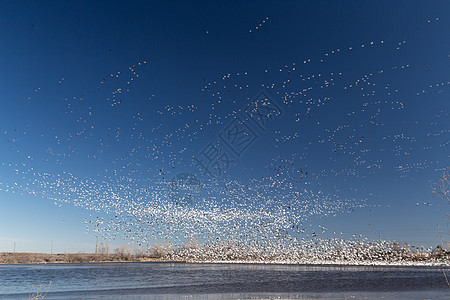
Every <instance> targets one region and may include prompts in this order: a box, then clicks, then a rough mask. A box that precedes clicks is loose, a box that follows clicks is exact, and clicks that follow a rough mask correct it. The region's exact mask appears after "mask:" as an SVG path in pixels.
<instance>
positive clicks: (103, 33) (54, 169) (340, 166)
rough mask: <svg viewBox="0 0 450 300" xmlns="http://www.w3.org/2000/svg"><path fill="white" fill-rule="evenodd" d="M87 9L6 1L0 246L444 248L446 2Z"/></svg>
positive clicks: (0, 18)
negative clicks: (196, 242) (370, 244)
mask: <svg viewBox="0 0 450 300" xmlns="http://www.w3.org/2000/svg"><path fill="white" fill-rule="evenodd" d="M91 2H92V1H72V2H67V1H39V2H36V1H1V2H0V41H1V42H0V189H1V190H0V251H12V250H13V248H14V243H15V244H16V251H42V252H49V251H50V247H51V243H52V241H53V251H54V252H64V251H67V252H77V251H86V252H92V251H93V250H94V248H95V241H96V237H97V236H98V238H99V242H101V241H105V242H106V241H107V242H108V243H111V244H113V245H120V244H123V243H127V242H133V243H136V244H139V243H141V244H143V245H145V244H152V243H153V242H155V241H160V240H167V239H171V240H173V239H174V238H175V236H178V235H179V236H184V235H185V234H186V235H192V234H198V235H202V234H203V235H205V232H207V230H206V228H207V227H208V228H209V229H208V230H210V232H209V233H208V234H215V235H217V236H221V238H223V236H226V235H229V234H231V232H233V234H235V235H236V236H239V234H242V233H245V232H250V231H247V230H248V228H249V227H251V226H257V225H258V224H262V223H261V222H262V220H264V222H266V224H272V225H270V226H269V225H268V226H267V228H266V227H265V229H264V230H263V231H264V232H265V233H267V232H270V233H271V234H274V235H275V232H276V231H277V230H279V229H280V228H282V227H283V226H284V225H286V224H288V223H289V222H291V223H292V224H294V225H299V224H300V228H306V230H304V231H303V232H290V234H292V235H295V236H298V237H301V236H302V235H308V236H309V237H315V236H316V235H318V237H320V238H329V237H342V238H346V239H349V238H353V236H354V235H359V234H361V235H363V236H364V237H367V238H368V239H369V240H377V239H378V238H379V233H380V232H381V238H382V239H386V240H396V241H400V242H409V243H411V244H414V245H418V246H419V245H424V246H427V247H428V246H435V245H437V244H438V243H440V236H439V234H438V230H437V226H438V225H439V224H440V226H441V228H445V230H448V228H446V227H445V226H446V224H445V218H444V216H443V213H442V211H441V210H440V207H439V202H437V201H435V199H434V198H433V195H432V194H431V188H430V185H431V184H432V183H434V182H437V180H438V179H439V177H440V176H441V175H442V173H443V171H444V170H445V169H446V168H448V167H449V156H448V155H449V153H450V152H449V150H448V141H449V134H448V133H449V127H450V126H449V125H450V122H449V118H448V111H449V105H448V99H449V92H450V91H449V89H450V81H449V80H450V77H449V74H450V72H449V71H450V56H449V55H450V54H449V53H450V52H449V50H450V40H449V39H448V37H449V36H450V35H449V33H450V30H449V28H450V19H449V17H448V16H450V2H448V1H433V2H424V1H410V0H408V1H395V2H392V1H345V2H341V1H222V2H218V1H204V2H199V1H194V2H192V1H189V2H185V1H158V2H156V1H154V2H153V1H145V3H144V1H142V3H140V2H139V1H133V2H131V3H128V2H125V1H122V2H121V1H98V2H96V3H91ZM261 93H262V94H261ZM261 115H263V116H265V117H262V118H261V117H260V116H261ZM258 116H259V117H258ZM200 161H201V164H202V165H203V166H204V167H208V172H205V170H206V169H205V168H203V167H202V165H200V163H199V162H200ZM196 164H199V165H198V166H196ZM181 183H183V184H185V185H188V186H189V187H188V189H187V192H186V191H185V194H182V193H183V191H182V190H183V188H184V186H180V185H181ZM174 186H175V187H174ZM197 187H198V189H197ZM266 213H267V214H266ZM244 214H247V215H248V214H252V216H251V217H242V215H244ZM206 215H207V217H205V216H206ZM246 218H247V219H246ZM175 223H176V224H177V225H176V226H175V225H174V224H175ZM280 224H282V225H280ZM238 225H239V226H240V227H239V226H238ZM289 226H290V225H289ZM238 227H239V228H238ZM211 228H213V230H211ZM224 228H225V229H224ZM235 228H238V229H235ZM283 228H284V227H283ZM324 228H325V229H324ZM196 230H197V231H196ZM183 231H185V232H183ZM186 232H187V233H186ZM258 232H259V231H258ZM255 236H256V238H258V237H257V236H258V235H257V234H256V235H255Z"/></svg>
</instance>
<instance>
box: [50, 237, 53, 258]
mask: <svg viewBox="0 0 450 300" xmlns="http://www.w3.org/2000/svg"><path fill="white" fill-rule="evenodd" d="M50 255H53V240H52V246H51V248H50Z"/></svg>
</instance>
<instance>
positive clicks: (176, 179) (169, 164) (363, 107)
mask: <svg viewBox="0 0 450 300" xmlns="http://www.w3.org/2000/svg"><path fill="white" fill-rule="evenodd" d="M268 20H269V18H268V17H267V18H265V19H263V20H262V21H261V23H260V24H258V26H256V27H255V28H254V29H250V30H249V32H252V30H258V29H260V28H261V27H262V26H263V25H264V24H265V23H266V22H267V21H268ZM437 20H438V19H436V20H433V22H434V21H437ZM428 22H430V21H428ZM403 47H407V43H406V41H404V40H403V41H400V42H393V43H388V42H385V41H383V40H381V41H369V42H367V43H362V44H360V45H354V46H349V47H346V48H336V49H334V50H330V51H326V52H324V53H323V54H322V55H319V56H317V57H311V58H306V59H303V60H301V61H298V62H291V63H289V64H285V65H283V66H281V67H273V66H272V67H265V68H261V70H260V72H259V73H256V74H254V73H251V72H249V71H241V72H235V73H226V74H224V75H221V76H218V77H217V79H215V80H211V81H208V80H207V79H206V78H202V80H200V81H202V82H203V87H201V91H202V92H203V94H204V95H205V98H206V99H209V100H210V102H209V104H208V107H206V108H205V106H204V105H203V106H201V105H200V104H199V103H195V102H194V103H186V104H181V103H176V104H172V103H159V104H158V101H157V100H158V97H159V95H158V96H155V93H153V94H151V96H149V97H147V100H148V101H149V102H150V103H151V105H154V108H155V109H154V110H153V111H152V112H151V113H150V112H149V111H148V110H145V111H141V110H136V111H134V112H133V113H132V114H131V115H130V116H123V117H122V119H121V121H120V122H118V121H115V120H117V119H114V118H115V117H117V116H116V115H114V109H115V108H117V107H118V106H127V105H130V102H131V101H133V99H132V97H133V96H130V95H131V94H132V89H133V84H134V83H135V82H137V81H139V80H141V78H142V76H140V74H141V73H140V72H141V70H143V69H142V68H144V67H148V66H149V65H151V62H147V61H145V60H143V61H141V62H137V63H136V64H134V65H132V66H130V67H129V68H128V70H125V71H116V72H111V73H109V74H106V75H104V76H103V77H101V79H100V80H99V84H98V85H96V86H95V87H93V92H92V95H81V96H74V97H72V98H66V99H65V103H66V105H65V110H64V114H65V115H66V117H67V119H68V122H70V123H71V124H72V128H73V131H71V132H62V133H56V132H58V130H57V129H54V128H52V130H50V132H55V134H54V136H53V137H52V144H51V145H49V146H48V148H47V149H46V150H45V153H40V154H39V153H38V154H29V149H27V148H26V147H25V146H23V145H21V141H22V140H23V139H26V138H27V132H25V131H24V132H17V131H14V132H10V131H7V130H5V131H3V132H1V133H0V138H1V140H2V143H5V142H11V143H12V144H11V145H12V146H11V147H10V150H11V151H13V152H14V153H15V155H18V156H20V157H23V158H24V160H22V161H18V162H8V163H7V162H2V168H5V169H7V170H9V171H10V172H11V174H12V175H13V177H11V178H15V179H13V180H12V181H8V180H5V179H2V181H1V182H0V189H1V190H5V191H7V192H12V193H16V192H19V193H25V194H29V195H34V196H37V197H40V198H44V199H49V200H51V201H54V203H55V205H63V204H67V205H73V206H75V207H79V208H82V209H84V210H86V211H88V212H89V214H90V215H89V217H87V218H85V220H84V223H85V224H86V232H93V234H95V235H98V236H101V237H102V238H104V239H105V240H115V239H121V238H122V239H125V240H128V241H132V242H133V243H135V244H136V245H141V246H146V245H149V244H151V243H152V242H154V241H158V240H170V241H172V242H173V243H176V244H181V243H184V242H185V241H187V240H189V239H190V238H191V237H193V236H196V237H200V239H201V241H203V242H204V243H205V245H209V246H208V247H212V248H214V247H216V248H217V247H219V248H220V249H222V248H223V247H225V246H224V245H227V246H226V247H228V248H227V249H228V250H226V251H225V250H223V249H222V250H220V251H216V250H217V249H216V250H214V251H213V250H211V249H212V248H211V249H209V250H208V251H206V250H205V249H203V250H202V251H197V252H196V250H195V249H194V250H192V249H190V250H189V251H187V250H186V251H185V252H186V253H185V254H184V255H185V257H190V256H193V257H200V256H201V255H206V256H205V257H208V258H211V256H214V255H215V256H220V255H223V253H228V254H227V255H226V257H227V258H230V257H231V258H233V259H236V258H239V257H241V256H242V255H241V252H242V249H246V250H245V251H246V253H247V254H248V253H250V256H252V255H253V254H251V253H255V254H254V256H256V255H258V257H266V258H267V259H269V257H273V256H274V255H277V256H280V255H281V256H283V255H285V257H286V258H293V257H296V255H298V253H300V252H302V253H305V251H306V249H308V251H309V252H308V253H316V254H317V255H319V256H320V255H322V256H323V255H325V254H326V255H330V257H337V256H345V255H350V256H351V255H352V253H353V252H352V251H354V249H355V245H356V244H358V243H359V242H358V241H344V240H343V239H341V238H338V237H335V238H331V239H321V238H320V235H322V234H325V233H328V228H326V227H325V226H322V225H319V226H313V225H312V223H311V222H310V220H311V219H312V218H323V217H327V216H336V215H337V214H341V213H347V212H352V211H354V210H355V209H357V208H362V207H367V206H373V205H374V204H373V203H369V201H368V199H369V198H370V197H372V194H370V193H368V192H363V193H361V192H360V191H358V188H357V187H358V186H360V185H364V183H365V182H367V180H368V179H367V178H368V177H370V176H372V175H373V174H377V172H380V170H382V169H386V168H389V166H390V165H391V164H392V162H390V163H389V164H388V166H386V165H385V162H384V158H385V157H386V156H387V157H394V158H395V159H394V166H393V170H394V171H395V172H398V173H400V175H399V177H400V178H408V176H412V175H413V173H414V174H417V173H419V172H420V171H422V170H425V169H430V168H431V169H433V170H441V169H442V168H443V167H446V166H445V162H440V161H439V160H433V159H430V160H421V161H415V160H414V159H415V157H418V154H417V153H418V152H419V151H420V152H423V151H425V152H427V151H432V150H433V149H434V148H439V149H445V147H447V146H448V142H445V137H446V135H447V134H448V132H449V131H448V129H443V128H442V127H441V125H442V124H443V123H444V121H443V120H444V118H445V117H448V113H447V112H446V111H445V110H442V111H441V112H440V114H439V116H437V118H436V119H437V121H433V122H434V123H425V124H424V123H421V122H423V121H420V122H419V121H418V122H416V123H415V124H410V125H411V126H416V127H420V126H423V127H427V128H429V133H428V134H427V136H426V137H422V136H421V137H417V136H413V135H412V134H411V133H408V132H401V131H400V130H397V129H396V128H393V127H392V125H386V122H388V121H389V120H390V119H391V118H399V119H402V118H403V116H402V115H401V114H402V112H403V111H404V110H405V109H406V108H405V107H407V106H408V105H409V104H410V103H408V102H411V101H408V98H407V97H406V96H404V94H402V90H401V89H400V88H398V87H396V84H395V82H392V81H395V80H392V78H396V77H399V76H406V75H407V73H408V72H413V71H412V69H413V67H414V65H413V64H412V63H411V64H406V63H405V64H399V65H391V64H390V63H389V62H386V63H385V62H384V61H381V62H380V63H381V64H382V65H385V67H384V68H382V69H371V70H369V71H367V72H363V71H361V72H360V73H359V74H357V75H356V76H355V75H354V74H349V75H347V73H346V72H348V70H347V71H346V70H345V69H346V68H343V70H341V71H336V70H334V67H327V62H329V61H332V65H333V66H334V65H336V64H339V62H341V64H346V63H347V62H351V61H352V57H353V56H352V53H353V52H355V51H359V54H358V55H361V53H362V54H363V55H365V56H366V57H373V56H376V55H377V53H379V52H378V51H381V53H383V54H384V53H392V52H393V51H400V50H401V49H402V48H403ZM361 51H367V52H366V54H364V52H361ZM396 55H397V54H396ZM382 56H383V55H381V57H382ZM341 59H342V61H341ZM305 66H307V67H305ZM367 68H369V69H370V67H367ZM316 70H317V71H316ZM358 71H359V70H358ZM65 82H67V79H66V80H64V77H61V78H60V80H59V81H58V84H61V85H64V83H65ZM255 82H259V84H256V86H255ZM449 84H450V82H449V81H440V82H434V83H426V84H424V88H423V89H422V90H420V91H417V92H416V91H413V92H414V93H415V95H416V97H420V96H423V95H429V94H431V93H438V91H439V94H441V93H445V92H448V87H449ZM256 88H257V89H260V90H264V91H265V92H267V93H268V94H269V95H271V97H272V98H273V99H274V101H276V102H277V103H278V104H279V105H280V106H281V108H282V110H283V111H284V112H286V113H285V114H284V116H283V117H282V118H280V120H274V122H273V123H271V124H270V125H271V126H272V129H273V130H269V133H267V134H266V135H265V136H264V135H262V136H261V138H266V139H267V140H268V139H270V140H271V141H273V143H274V145H273V147H274V149H278V150H277V151H279V155H277V156H275V157H273V158H271V159H269V162H268V163H266V164H263V165H264V170H263V171H262V172H261V174H260V176H258V177H256V176H254V177H253V178H251V179H249V180H244V179H237V178H236V176H233V175H232V174H233V172H234V171H235V170H237V169H239V168H238V167H237V166H236V165H239V164H242V166H243V168H244V169H246V170H248V171H249V173H252V168H254V167H255V166H252V165H251V164H250V166H249V163H247V162H246V161H243V160H239V159H237V160H236V161H237V162H236V163H235V165H234V166H231V167H230V169H231V170H230V172H231V173H230V174H225V175H224V176H221V177H219V178H209V177H203V176H201V174H200V172H195V170H194V171H193V172H192V173H190V175H186V176H179V174H180V172H182V171H183V170H184V169H186V168H187V166H190V165H189V163H190V159H191V157H192V155H193V154H195V153H196V149H193V148H192V147H191V146H190V145H192V144H193V143H201V142H199V140H203V138H204V137H205V136H211V135H214V134H216V132H219V131H220V130H221V129H222V128H223V127H224V126H226V125H227V124H228V123H229V122H230V121H232V120H233V119H234V118H235V117H236V116H238V115H242V113H243V110H244V108H245V107H246V106H245V105H246V104H247V103H249V102H251V101H252V96H253V94H251V93H252V91H254V90H255V89H256ZM34 92H35V93H38V92H39V93H44V92H45V91H43V90H41V89H40V88H37V89H35V90H34ZM407 92H409V91H407ZM93 97H100V98H102V99H103V100H104V103H106V105H108V106H109V108H110V109H109V110H108V112H111V111H112V112H111V114H112V116H108V115H107V116H102V115H101V114H102V112H100V111H98V109H96V107H95V105H94V104H92V101H91V100H90V98H93ZM26 99H27V101H31V100H33V97H32V96H29V97H27V98H26ZM355 99H356V100H355ZM205 109H206V111H205ZM330 111H336V115H333V114H332V113H330ZM103 113H104V112H103ZM199 113H201V114H202V115H203V116H205V118H201V119H198V118H197V117H196V115H197V114H199ZM99 115H100V116H99ZM324 116H328V117H326V118H328V120H327V119H324ZM105 118H107V119H108V120H109V122H106V123H107V124H108V125H107V126H102V125H101V123H102V122H104V121H105ZM111 119H112V121H111ZM175 119H176V120H183V122H181V123H179V122H174V123H173V124H176V125H175V126H178V124H181V126H179V127H178V128H177V127H174V125H173V124H172V123H171V122H172V120H175ZM155 120H157V121H155ZM184 120H185V121H184ZM439 120H440V121H439ZM406 121H407V122H409V120H406ZM277 122H278V123H277ZM280 124H285V125H284V126H282V125H280ZM286 124H288V126H286ZM277 125H278V126H281V129H279V128H278V129H277ZM48 134H49V133H48V132H47V133H45V135H48ZM50 134H51V133H50ZM427 138H429V139H427ZM419 139H420V140H421V141H424V140H425V143H423V142H421V143H420V145H423V144H426V146H422V148H421V149H418V144H419V142H418V140H419ZM80 140H86V141H87V142H86V144H88V145H89V147H87V146H85V147H81V146H80V147H79V148H80V149H77V147H71V145H72V144H73V143H74V142H77V143H78V142H79V141H80ZM437 140H438V141H439V142H438V143H436V142H435V141H437ZM439 149H438V150H439ZM287 150H289V151H290V152H287ZM248 151H255V149H253V150H252V149H251V148H250V149H249V150H248ZM387 152H388V154H385V153H387ZM317 153H320V155H321V156H320V157H321V162H320V163H317V159H318V158H317ZM80 157H82V158H83V159H86V158H87V159H88V160H90V161H93V162H105V161H107V162H109V167H108V168H107V169H105V171H104V172H103V173H102V174H99V175H98V176H97V177H92V176H80V175H76V174H75V173H76V172H71V171H69V170H67V169H64V166H67V165H69V164H70V163H68V162H69V161H73V160H76V159H79V158H80ZM39 159H40V160H42V161H44V162H45V163H47V164H55V165H57V166H58V170H61V171H60V172H48V171H44V170H40V169H39V168H38V167H36V166H35V161H36V160H39ZM149 162H150V163H149ZM391 169H392V168H391ZM190 170H192V168H191V169H190ZM197 171H198V170H197ZM197 174H198V175H197ZM346 181H347V182H348V181H353V182H354V183H355V184H354V185H353V186H352V187H350V188H349V189H348V190H347V191H342V189H341V188H340V184H342V183H344V182H346ZM331 183H333V184H331ZM414 203H415V202H414ZM414 203H413V204H412V205H414ZM428 205H429V203H428ZM330 234H331V233H330ZM333 234H334V235H336V236H337V235H339V233H333ZM341 234H342V233H341ZM229 242H230V243H231V242H232V243H231V244H227V243H229ZM358 245H359V248H364V247H365V248H364V249H365V250H364V251H362V252H359V251H358V252H357V253H358V254H357V255H365V254H364V253H366V254H367V253H368V254H367V255H369V256H370V255H372V254H371V253H372V252H371V251H370V249H372V248H371V247H372V246H370V247H369V246H367V245H369V244H368V243H365V242H363V241H361V244H358ZM386 245H387V244H386ZM238 248H239V249H238ZM258 249H259V250H258ZM261 249H262V250H261ZM294 250H295V251H297V252H295V251H294ZM312 250H314V251H312ZM292 251H294V252H295V253H297V254H295V253H294V252H292ZM299 251H300V252H299ZM291 252H292V253H291ZM201 253H203V254H201ZM206 253H209V254H206ZM211 253H213V254H211ZM214 253H216V254H214ZM256 253H258V254H256ZM361 253H362V254H361ZM178 255H181V254H178ZM355 255H356V254H355Z"/></svg>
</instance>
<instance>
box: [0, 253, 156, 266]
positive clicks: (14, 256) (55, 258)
mask: <svg viewBox="0 0 450 300" xmlns="http://www.w3.org/2000/svg"><path fill="white" fill-rule="evenodd" d="M126 261H130V262H131V261H132V262H147V261H162V259H161V258H157V257H155V256H153V255H142V254H139V255H134V254H127V255H123V254H97V255H96V254H91V253H66V254H47V253H25V252H21V253H12V252H0V264H46V263H95V262H126Z"/></svg>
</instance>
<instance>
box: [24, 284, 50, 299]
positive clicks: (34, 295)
mask: <svg viewBox="0 0 450 300" xmlns="http://www.w3.org/2000/svg"><path fill="white" fill-rule="evenodd" d="M51 285H52V282H51V281H50V283H49V284H48V286H47V289H46V291H45V293H43V292H41V289H42V284H41V285H40V286H39V289H38V290H37V291H36V292H33V289H34V286H31V291H30V294H29V295H28V298H27V299H28V300H39V299H44V298H45V296H47V292H48V290H49V288H50V286H51Z"/></svg>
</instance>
